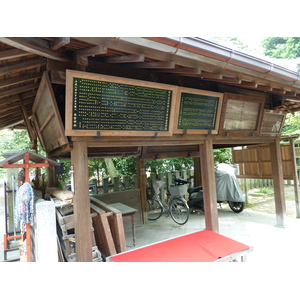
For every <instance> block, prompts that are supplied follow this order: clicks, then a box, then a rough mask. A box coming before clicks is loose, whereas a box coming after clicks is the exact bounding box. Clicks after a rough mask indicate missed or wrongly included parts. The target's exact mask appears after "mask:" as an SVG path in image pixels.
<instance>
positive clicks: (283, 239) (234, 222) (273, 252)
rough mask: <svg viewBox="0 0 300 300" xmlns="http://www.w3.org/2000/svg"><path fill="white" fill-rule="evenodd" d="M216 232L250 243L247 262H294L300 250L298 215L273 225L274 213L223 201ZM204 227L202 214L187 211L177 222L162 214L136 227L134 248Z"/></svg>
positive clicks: (129, 246) (129, 244) (129, 240)
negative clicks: (238, 210)
mask: <svg viewBox="0 0 300 300" xmlns="http://www.w3.org/2000/svg"><path fill="white" fill-rule="evenodd" d="M218 214H219V233H220V234H222V235H224V236H227V237H229V238H232V239H234V240H236V241H239V242H241V243H244V244H247V245H250V246H253V252H251V253H249V254H248V256H247V262H248V263H257V262H264V263H268V262H274V261H276V262H277V263H279V262H285V263H286V262H288V261H290V262H295V259H296V258H297V257H298V255H299V253H300V239H299V233H300V219H297V218H288V219H287V226H286V227H285V228H280V227H277V226H276V216H275V215H273V214H266V213H262V212H255V211H251V210H247V209H245V210H244V211H243V212H241V213H238V214H237V213H234V212H232V211H231V209H230V208H229V207H228V205H226V204H225V205H223V204H222V208H219V209H218ZM203 229H205V220H204V214H203V213H200V214H197V213H195V214H191V215H190V219H189V221H188V222H187V223H186V224H185V225H182V226H179V225H177V224H176V223H175V222H174V221H173V220H172V218H171V217H165V215H163V216H162V217H161V218H160V219H158V220H156V221H148V223H147V224H145V225H142V226H140V227H138V228H136V248H137V247H141V246H144V245H147V244H151V243H155V242H158V241H162V240H165V239H168V238H172V237H176V236H180V235H182V234H186V233H191V232H195V231H199V230H203ZM125 233H126V241H127V249H128V250H131V249H134V247H133V244H132V233H131V230H130V229H128V230H126V232H125Z"/></svg>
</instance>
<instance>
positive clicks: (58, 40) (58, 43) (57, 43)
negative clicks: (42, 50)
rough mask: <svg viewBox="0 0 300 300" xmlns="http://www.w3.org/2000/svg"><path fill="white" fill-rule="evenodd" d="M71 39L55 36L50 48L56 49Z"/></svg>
mask: <svg viewBox="0 0 300 300" xmlns="http://www.w3.org/2000/svg"><path fill="white" fill-rule="evenodd" d="M70 41H71V39H70V38H69V37H57V38H56V39H55V40H54V41H53V42H52V46H51V49H52V50H57V49H59V48H61V47H63V46H65V45H67V44H69V43H70Z"/></svg>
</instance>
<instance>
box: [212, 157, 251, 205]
mask: <svg viewBox="0 0 300 300" xmlns="http://www.w3.org/2000/svg"><path fill="white" fill-rule="evenodd" d="M215 175H216V187H217V199H218V201H231V202H244V201H245V198H244V195H243V193H242V191H241V188H240V186H239V183H238V181H237V178H236V176H235V172H234V168H233V167H231V166H230V165H228V164H224V163H221V164H219V165H218V166H217V167H216V172H215Z"/></svg>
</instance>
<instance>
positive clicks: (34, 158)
mask: <svg viewBox="0 0 300 300" xmlns="http://www.w3.org/2000/svg"><path fill="white" fill-rule="evenodd" d="M26 153H28V155H29V161H31V162H33V163H43V162H45V161H48V162H49V165H52V166H59V163H58V162H56V161H55V160H52V159H49V158H47V157H44V156H42V155H40V154H37V153H35V152H32V151H29V150H24V151H21V152H19V153H16V154H13V155H12V156H10V157H8V158H6V159H5V160H2V161H0V168H3V167H4V165H5V164H6V163H8V164H14V163H16V162H18V161H20V160H22V159H24V157H25V154H26Z"/></svg>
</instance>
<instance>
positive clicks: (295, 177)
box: [290, 138, 300, 218]
mask: <svg viewBox="0 0 300 300" xmlns="http://www.w3.org/2000/svg"><path fill="white" fill-rule="evenodd" d="M290 148H291V155H292V166H293V181H294V191H295V204H296V216H297V218H300V202H299V186H298V175H297V164H296V153H295V141H294V139H293V138H290Z"/></svg>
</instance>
